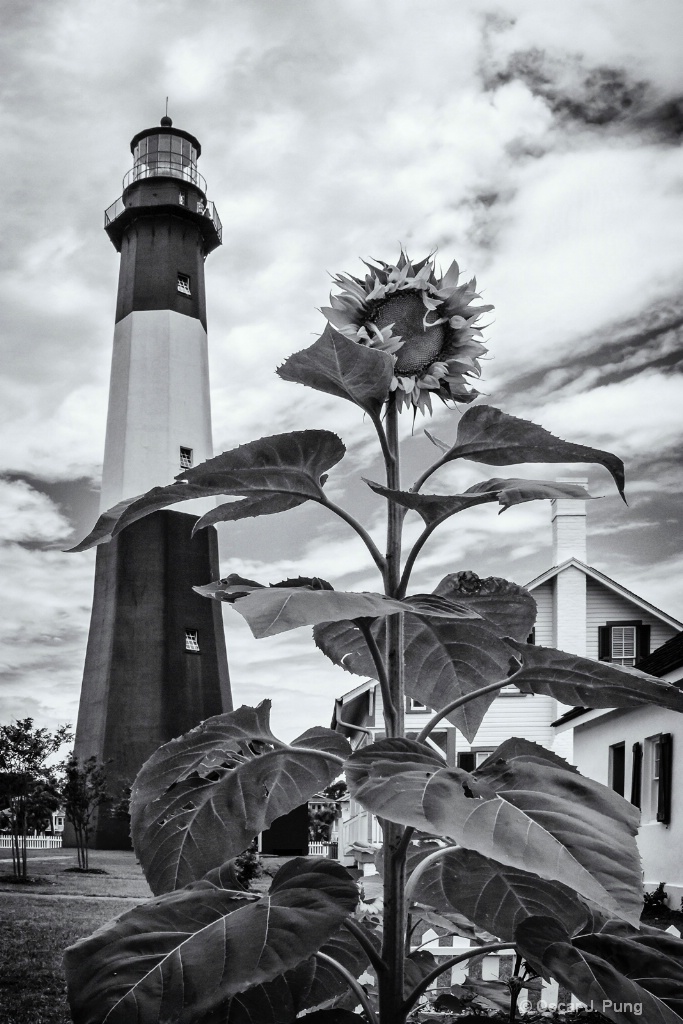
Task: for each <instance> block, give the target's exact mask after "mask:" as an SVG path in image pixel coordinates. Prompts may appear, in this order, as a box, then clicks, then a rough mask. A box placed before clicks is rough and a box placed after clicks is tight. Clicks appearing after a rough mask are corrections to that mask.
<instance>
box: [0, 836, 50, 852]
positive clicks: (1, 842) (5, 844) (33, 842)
mask: <svg viewBox="0 0 683 1024" xmlns="http://www.w3.org/2000/svg"><path fill="white" fill-rule="evenodd" d="M13 845H14V844H13V839H12V836H11V835H7V833H5V834H4V835H0V850H11V849H12V846H13ZM23 845H24V842H23V839H22V837H19V846H20V848H23ZM61 846H62V837H61V836H27V837H26V849H27V850H59V849H61Z"/></svg>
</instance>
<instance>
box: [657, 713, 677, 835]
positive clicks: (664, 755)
mask: <svg viewBox="0 0 683 1024" xmlns="http://www.w3.org/2000/svg"><path fill="white" fill-rule="evenodd" d="M660 743H661V747H660V751H661V753H660V762H659V791H658V793H657V821H661V823H662V824H663V825H668V824H669V823H670V822H671V781H672V772H671V766H672V760H673V758H672V754H673V743H672V739H671V733H670V732H663V733H662V736H661V739H660Z"/></svg>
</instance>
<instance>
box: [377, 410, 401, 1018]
mask: <svg viewBox="0 0 683 1024" xmlns="http://www.w3.org/2000/svg"><path fill="white" fill-rule="evenodd" d="M386 430H387V443H388V457H386V458H385V465H386V473H387V487H389V488H391V489H396V490H400V487H401V472H400V459H399V440H398V409H397V406H396V396H395V395H394V394H392V395H391V396H390V397H389V401H388V403H387V416H386ZM401 511H402V510H401V509H400V508H399V506H397V505H396V504H395V503H394V502H393V501H388V502H387V553H386V574H385V592H386V594H387V596H389V597H394V596H395V594H396V592H397V589H398V585H399V580H400V574H401V532H402V525H403V516H402V515H401V514H400V513H401ZM386 666H387V677H388V691H389V695H390V699H391V703H392V705H393V709H394V711H395V715H394V716H393V718H389V719H387V717H386V710H387V709H385V724H386V728H387V734H388V735H395V736H402V735H403V732H404V700H403V693H404V686H403V615H402V614H401V613H399V614H397V615H390V616H389V617H388V618H387V653H386ZM390 730H391V732H390ZM381 825H382V832H383V838H384V847H383V860H384V931H383V935H382V959H383V960H384V962H385V963H386V964H387V966H388V968H389V970H388V971H387V972H386V973H385V974H383V975H381V976H380V977H379V978H378V984H379V1007H380V1013H379V1016H380V1021H382V1024H389V1022H391V1024H401V1022H402V1021H404V1020H405V1014H404V1012H403V1010H402V1006H403V999H404V996H403V984H404V969H405V968H404V963H405V943H406V903H405V894H404V890H405V880H406V846H405V844H404V843H403V841H402V840H403V836H404V832H405V830H404V829H403V828H402V827H401V826H400V825H397V824H396V823H395V822H393V821H388V820H387V819H382V820H381Z"/></svg>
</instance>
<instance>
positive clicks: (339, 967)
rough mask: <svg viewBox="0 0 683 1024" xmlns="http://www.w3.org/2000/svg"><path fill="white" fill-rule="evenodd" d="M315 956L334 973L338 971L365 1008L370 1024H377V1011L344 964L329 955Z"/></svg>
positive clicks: (320, 954) (319, 954)
mask: <svg viewBox="0 0 683 1024" xmlns="http://www.w3.org/2000/svg"><path fill="white" fill-rule="evenodd" d="M315 955H316V956H317V958H318V959H319V960H322V961H323V962H324V963H326V964H328V965H329V966H330V967H331V968H332V970H333V971H336V972H337V974H340V975H341V977H342V978H343V979H344V981H345V982H346V984H347V985H348V986H349V988H350V989H351V991H352V992H353V994H354V995H355V997H356V999H357V1000H358V1002H359V1003H360V1005H361V1006H362V1007H363V1010H364V1011H365V1014H366V1016H367V1018H368V1021H369V1022H370V1024H377V1017H376V1016H375V1011H374V1010H373V1009H372V1006H371V1005H370V1000H369V999H368V997H367V995H366V993H365V990H364V989H363V987H362V986H361V985H360V984H359V983H358V982H357V981H356V979H355V978H354V976H353V975H352V974H351V972H350V971H347V969H346V968H345V967H344V966H343V964H340V963H338V962H337V961H336V960H335V959H333V957H331V956H328V955H327V953H316V954H315Z"/></svg>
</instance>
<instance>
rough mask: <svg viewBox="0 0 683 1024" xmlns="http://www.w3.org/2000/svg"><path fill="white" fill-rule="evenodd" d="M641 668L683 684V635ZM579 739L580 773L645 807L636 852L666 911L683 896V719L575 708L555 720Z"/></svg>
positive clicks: (644, 711)
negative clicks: (679, 763) (660, 889)
mask: <svg viewBox="0 0 683 1024" xmlns="http://www.w3.org/2000/svg"><path fill="white" fill-rule="evenodd" d="M638 668H639V669H642V670H643V671H644V672H649V673H650V674H651V675H654V676H658V677H659V678H660V679H666V680H668V681H669V682H672V683H679V684H680V685H681V686H683V632H680V633H677V634H676V636H674V637H672V638H671V639H670V640H669V641H668V642H667V643H665V644H663V645H662V646H661V647H659V649H658V650H656V651H654V652H653V653H652V654H650V655H649V656H648V657H646V658H644V659H643V660H642V661H640V662H639V664H638ZM555 728H556V730H557V731H558V733H562V732H566V731H572V732H573V734H574V763H575V764H576V766H577V767H578V769H579V771H580V772H581V774H582V775H587V776H588V777H589V778H592V779H595V780H596V781H597V782H602V783H603V785H605V786H610V787H611V788H612V789H613V790H614V791H615V792H616V793H619V794H620V795H621V796H623V797H625V798H626V799H627V800H630V801H631V803H632V804H635V805H636V807H639V808H640V811H641V822H640V830H639V832H638V848H639V850H640V855H641V857H642V860H643V879H644V882H645V888H646V889H647V890H650V891H651V890H652V889H655V888H656V887H657V885H658V884H659V883H660V882H664V886H665V889H666V891H667V893H668V895H669V906H670V907H671V909H673V910H678V909H679V908H680V906H681V898H682V897H683V857H682V856H681V850H682V849H683V776H681V773H680V771H678V774H677V772H676V759H677V758H679V757H681V756H683V715H680V714H678V713H677V712H675V711H669V710H667V709H666V708H658V707H656V706H654V705H650V706H647V707H641V708H617V709H614V710H610V709H609V708H607V709H605V708H598V709H591V708H573V709H572V710H571V711H568V712H566V713H565V714H564V715H562V716H561V718H559V719H558V721H557V722H555Z"/></svg>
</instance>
